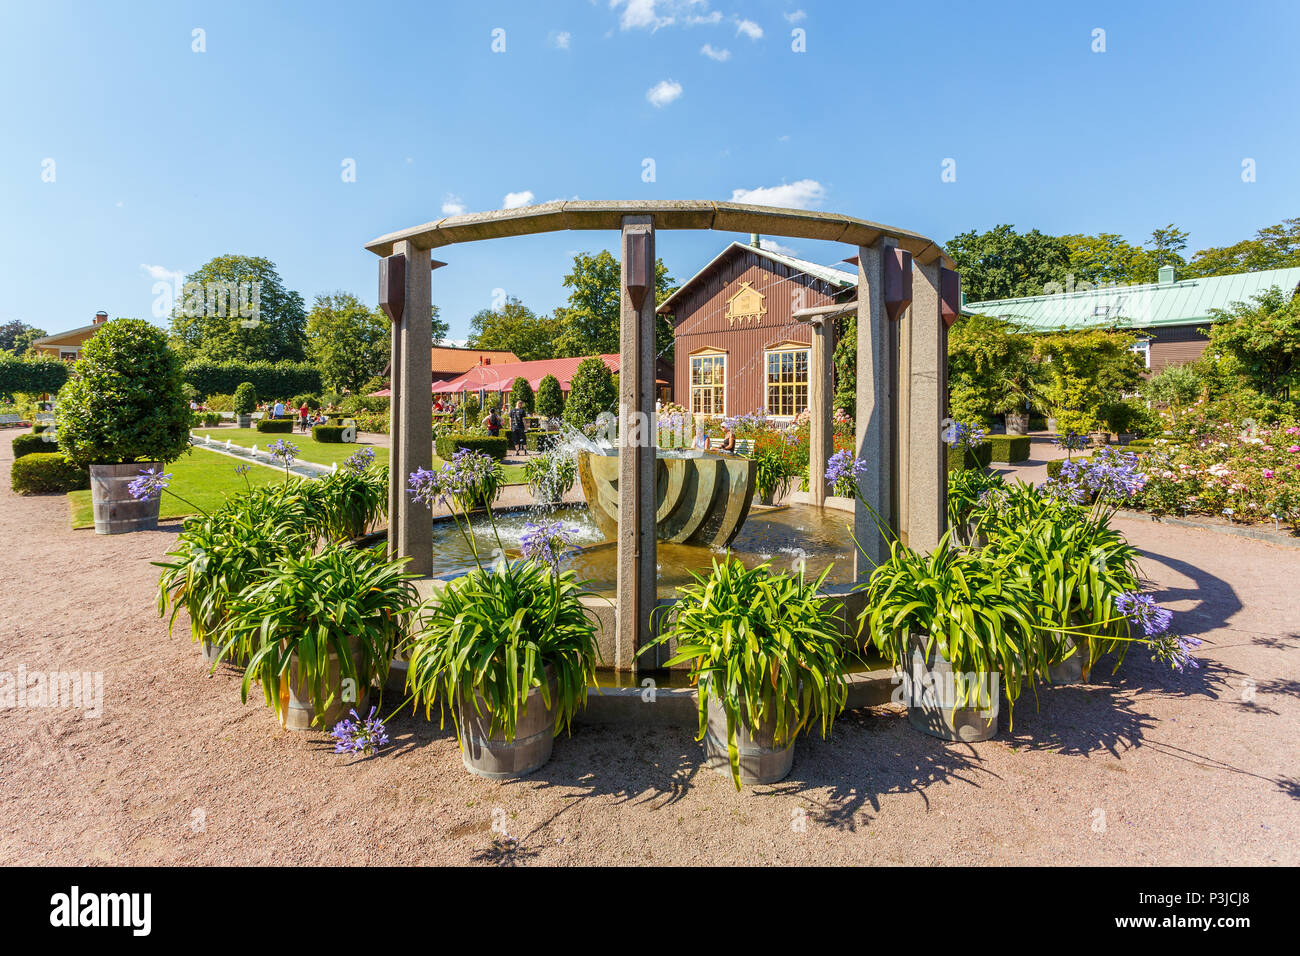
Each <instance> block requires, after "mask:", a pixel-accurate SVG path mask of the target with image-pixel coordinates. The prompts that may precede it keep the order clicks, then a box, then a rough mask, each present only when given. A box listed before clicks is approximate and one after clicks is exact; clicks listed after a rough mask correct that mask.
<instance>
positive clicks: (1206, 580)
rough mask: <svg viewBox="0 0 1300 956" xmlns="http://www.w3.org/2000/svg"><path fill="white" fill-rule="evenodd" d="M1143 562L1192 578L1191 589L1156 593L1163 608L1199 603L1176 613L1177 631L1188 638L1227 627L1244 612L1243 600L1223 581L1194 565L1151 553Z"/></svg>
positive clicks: (1148, 552)
mask: <svg viewBox="0 0 1300 956" xmlns="http://www.w3.org/2000/svg"><path fill="white" fill-rule="evenodd" d="M1139 553H1140V554H1141V555H1142V558H1143V560H1145V561H1153V562H1155V563H1156V564H1161V565H1164V566H1165V567H1166V568H1168V569H1169V570H1171V571H1174V572H1176V573H1178V574H1181V575H1183V576H1185V577H1188V578H1191V579H1192V581H1193V582H1194V583H1193V584H1192V586H1191V587H1181V588H1180V587H1164V588H1160V589H1159V590H1157V591H1156V592H1155V599H1156V601H1157V602H1159V603H1160V604H1162V605H1163V604H1172V603H1174V602H1176V601H1196V602H1197V604H1196V607H1193V608H1191V609H1189V610H1186V611H1176V612H1174V630H1175V631H1176V632H1177V633H1179V634H1182V635H1184V636H1186V637H1195V636H1196V635H1198V634H1205V633H1207V632H1209V631H1213V630H1215V629H1216V628H1220V627H1226V626H1227V624H1228V621H1229V620H1230V619H1231V618H1232V616H1233V615H1234V614H1236V613H1237V612H1238V611H1240V610H1241V608H1242V603H1241V599H1240V598H1238V597H1237V592H1236V591H1234V590H1233V589H1232V585H1230V584H1228V582H1227V581H1224V580H1223V579H1222V578H1217V577H1215V576H1214V575H1213V574H1208V573H1206V572H1205V571H1203V570H1202V569H1200V568H1198V567H1197V566H1196V565H1194V564H1190V563H1188V562H1187V561H1181V560H1179V559H1178V558H1171V557H1169V556H1168V555H1165V554H1157V553H1155V552H1152V551H1140V552H1139Z"/></svg>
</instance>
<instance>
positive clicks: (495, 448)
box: [434, 435, 509, 461]
mask: <svg viewBox="0 0 1300 956" xmlns="http://www.w3.org/2000/svg"><path fill="white" fill-rule="evenodd" d="M434 447H435V449H436V450H437V452H438V457H439V458H441V459H442V460H443V461H451V459H452V458H453V457H454V456H455V454H456V452H457V451H459V450H460V449H462V448H468V449H469V450H470V451H477V452H482V453H483V454H485V455H491V456H492V457H493V458H495V459H496V460H497V461H501V460H502V459H504V458H505V457H506V450H507V448H508V447H509V439H508V438H506V437H505V436H504V435H499V436H497V437H496V438H493V437H492V436H491V435H443V436H442V437H441V438H439V439H438V441H437V443H436V445H435V446H434Z"/></svg>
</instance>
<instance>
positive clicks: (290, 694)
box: [280, 640, 370, 731]
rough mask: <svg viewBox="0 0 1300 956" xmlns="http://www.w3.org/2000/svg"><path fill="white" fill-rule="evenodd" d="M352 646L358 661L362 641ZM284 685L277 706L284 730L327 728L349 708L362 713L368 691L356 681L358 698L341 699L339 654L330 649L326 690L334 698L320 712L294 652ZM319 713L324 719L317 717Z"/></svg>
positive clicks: (354, 642)
mask: <svg viewBox="0 0 1300 956" xmlns="http://www.w3.org/2000/svg"><path fill="white" fill-rule="evenodd" d="M351 649H352V659H353V660H354V661H356V660H359V659H360V657H361V642H360V641H359V640H353V641H352V642H351ZM283 687H284V689H283V690H282V691H281V697H280V708H281V710H282V711H284V715H285V716H284V722H283V727H284V729H285V730H295V731H301V730H322V729H323V730H328V729H329V728H331V727H333V726H334V725H335V724H336V723H338V722H339V721H340V720H342V719H343V717H344V716H345V715H346V714H347V712H348V711H349V710H353V709H355V710H356V712H357V713H358V714H362V715H364V714H365V712H366V703H367V698H368V694H369V691H370V688H369V686H362V685H361V684H360V682H359V681H358V684H357V688H356V691H357V697H358V699H357V700H343V699H342V697H343V679H342V675H340V673H339V656H338V655H337V654H335V653H333V652H331V653H330V670H329V687H328V690H329V691H332V692H333V695H334V697H333V700H332V701H331V702H330V705H329V707H328V708H327V709H326V710H325V711H324V713H323V714H322V713H321V712H320V711H318V710H316V708H315V707H314V706H313V705H312V702H311V689H310V687H309V685H308V683H307V682H306V681H305V680H302V679H301V678H300V676H299V673H298V655H297V654H294V655H293V656H292V657H291V658H290V659H289V679H288V680H287V681H285V683H284V685H283ZM318 716H320V717H322V718H323V719H322V720H317V719H316V718H317V717H318Z"/></svg>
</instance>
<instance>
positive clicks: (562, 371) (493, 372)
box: [433, 354, 621, 394]
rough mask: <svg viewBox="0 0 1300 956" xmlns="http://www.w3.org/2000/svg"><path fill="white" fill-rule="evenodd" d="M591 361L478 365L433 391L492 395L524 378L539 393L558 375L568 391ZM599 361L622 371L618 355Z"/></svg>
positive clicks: (549, 360) (565, 359) (440, 383)
mask: <svg viewBox="0 0 1300 956" xmlns="http://www.w3.org/2000/svg"><path fill="white" fill-rule="evenodd" d="M587 358H591V356H590V355H579V356H577V357H576V358H558V359H536V360H534V361H532V362H502V363H499V364H498V363H496V362H494V363H493V364H491V365H478V366H475V367H474V368H472V369H470V370H469V371H468V372H466V373H465V374H464V375H461V376H458V377H457V378H453V379H448V380H447V381H445V382H434V383H433V390H434V392H437V393H442V394H456V393H458V392H477V391H478V390H479V389H480V388H481V389H485V390H486V391H489V392H498V391H506V390H509V388H510V386H511V385H513V384H514V381H515V379H517V378H523V379H527V380H528V384H529V385H531V386H532V388H533V391H537V389H538V388H539V387H540V386H541V384H542V379H543V378H545V377H546V376H547V375H554V376H555V377H556V378H557V379H559V381H560V388H561V389H563V390H565V391H567V390H568V388H569V382H570V380H571V379H572V378H573V373H574V372H576V371H577V370H578V364H579V363H580V362H582V360H583V359H587ZM596 358H598V359H600V360H601V361H602V362H604V363H605V366H606V367H607V368H608V369H609V370H610V371H611V372H617V371H618V368H619V365H620V361H621V360H620V357H619V356H618V355H617V354H614V355H598V356H596Z"/></svg>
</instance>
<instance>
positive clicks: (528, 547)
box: [519, 521, 578, 572]
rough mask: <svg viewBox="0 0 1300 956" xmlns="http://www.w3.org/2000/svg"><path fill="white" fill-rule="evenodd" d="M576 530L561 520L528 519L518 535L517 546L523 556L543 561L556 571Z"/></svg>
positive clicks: (570, 544) (571, 543) (571, 542)
mask: <svg viewBox="0 0 1300 956" xmlns="http://www.w3.org/2000/svg"><path fill="white" fill-rule="evenodd" d="M577 532H578V529H577V528H569V527H566V526H565V524H564V522H562V521H539V522H537V523H533V522H531V521H530V522H529V523H528V524H526V525H524V533H523V534H522V535H520V537H519V548H520V550H521V551H522V552H523V555H524V557H525V558H528V559H530V560H534V561H545V562H546V563H547V564H549V565H550V566H551V568H552V569H553V570H555V571H557V572H558V571H559V569H560V562H561V561H563V560H564V556H565V554H566V552H567V551H568V550H569V548H570V547H571V546H572V545H573V536H574V535H575V534H577Z"/></svg>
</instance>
